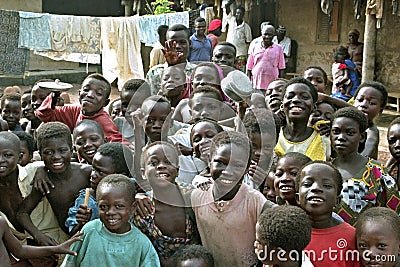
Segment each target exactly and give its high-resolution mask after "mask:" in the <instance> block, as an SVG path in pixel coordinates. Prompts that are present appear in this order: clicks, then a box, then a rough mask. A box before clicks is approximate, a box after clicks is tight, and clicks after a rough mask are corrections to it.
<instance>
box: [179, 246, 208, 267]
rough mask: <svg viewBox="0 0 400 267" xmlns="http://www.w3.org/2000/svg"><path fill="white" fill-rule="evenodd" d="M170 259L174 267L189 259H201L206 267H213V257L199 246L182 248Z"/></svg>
mask: <svg viewBox="0 0 400 267" xmlns="http://www.w3.org/2000/svg"><path fill="white" fill-rule="evenodd" d="M172 258H173V266H174V267H176V266H178V263H179V262H181V261H185V260H189V259H203V260H204V262H205V263H206V265H207V267H213V266H214V258H213V255H212V254H211V253H210V252H209V251H208V250H207V249H206V248H205V247H203V246H200V245H186V246H183V247H182V248H180V249H179V250H178V251H177V252H175V254H174V255H173V256H172Z"/></svg>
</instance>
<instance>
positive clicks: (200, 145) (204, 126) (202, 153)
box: [191, 121, 218, 163]
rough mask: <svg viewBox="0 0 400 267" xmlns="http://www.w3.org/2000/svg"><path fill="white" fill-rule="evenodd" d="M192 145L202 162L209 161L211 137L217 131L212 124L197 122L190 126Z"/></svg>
mask: <svg viewBox="0 0 400 267" xmlns="http://www.w3.org/2000/svg"><path fill="white" fill-rule="evenodd" d="M192 133H193V134H192V137H191V141H192V147H193V151H194V154H195V155H196V157H197V158H200V159H201V160H203V161H204V162H207V163H208V162H209V160H210V159H209V157H210V145H211V139H212V138H213V137H214V136H215V135H216V134H217V133H218V132H217V130H216V129H215V126H214V124H212V123H210V122H206V121H204V122H199V123H197V124H196V125H195V126H193V128H192Z"/></svg>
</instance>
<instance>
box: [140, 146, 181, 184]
mask: <svg viewBox="0 0 400 267" xmlns="http://www.w3.org/2000/svg"><path fill="white" fill-rule="evenodd" d="M146 153H147V158H145V162H144V176H145V177H146V178H147V179H149V182H150V185H151V186H152V187H163V186H169V185H170V184H171V183H174V182H175V178H176V177H177V176H178V171H179V168H178V155H177V153H176V151H174V150H173V149H172V148H171V147H169V146H164V145H155V146H153V147H151V148H149V149H148V150H147V152H146Z"/></svg>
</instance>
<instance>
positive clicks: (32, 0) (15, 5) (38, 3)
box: [0, 0, 42, 12]
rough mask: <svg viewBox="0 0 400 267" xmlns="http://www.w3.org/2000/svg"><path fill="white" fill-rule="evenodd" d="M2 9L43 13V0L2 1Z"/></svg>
mask: <svg viewBox="0 0 400 267" xmlns="http://www.w3.org/2000/svg"><path fill="white" fill-rule="evenodd" d="M0 9H7V10H20V11H31V12H42V0H0Z"/></svg>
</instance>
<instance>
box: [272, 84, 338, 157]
mask: <svg viewBox="0 0 400 267" xmlns="http://www.w3.org/2000/svg"><path fill="white" fill-rule="evenodd" d="M317 100H318V92H317V89H316V88H315V86H314V85H312V83H310V81H308V80H306V79H304V78H293V79H291V80H290V81H289V82H288V84H287V85H286V87H284V91H283V101H282V103H283V105H282V107H283V111H284V113H285V117H286V125H285V126H283V127H282V131H281V133H280V135H279V140H278V144H277V145H276V147H275V152H276V154H277V155H278V157H281V156H283V155H284V154H286V153H288V152H299V153H302V154H304V155H306V156H308V157H310V158H311V159H313V160H315V159H320V160H327V159H329V157H330V154H331V153H330V149H331V146H330V142H329V138H327V137H325V136H321V135H320V134H319V133H318V132H317V131H316V130H314V129H312V128H310V127H308V120H309V118H310V116H311V114H312V112H313V111H314V109H315V104H316V103H317Z"/></svg>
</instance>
